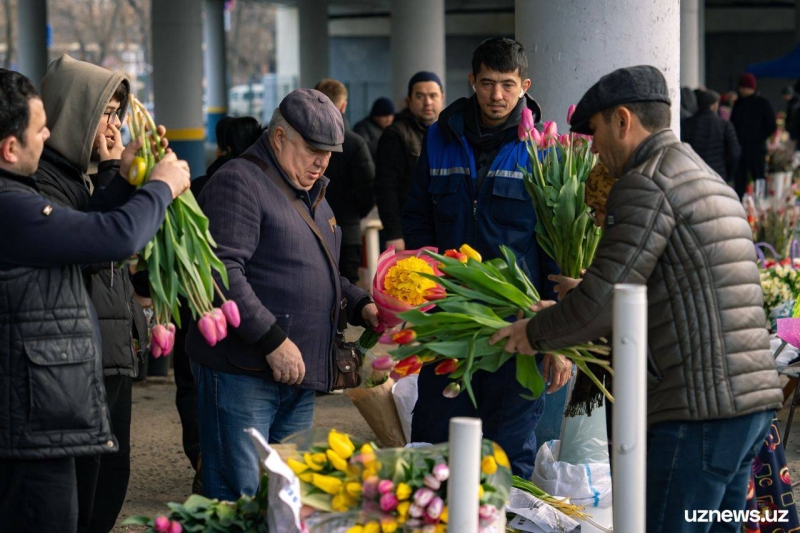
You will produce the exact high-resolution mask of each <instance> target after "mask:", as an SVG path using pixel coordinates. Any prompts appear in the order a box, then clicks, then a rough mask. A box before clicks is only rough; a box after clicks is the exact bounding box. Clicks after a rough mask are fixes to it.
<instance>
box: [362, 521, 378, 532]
mask: <svg viewBox="0 0 800 533" xmlns="http://www.w3.org/2000/svg"><path fill="white" fill-rule="evenodd" d="M364 533H381V525H380V524H379V523H378V522H368V523H367V525H365V526H364Z"/></svg>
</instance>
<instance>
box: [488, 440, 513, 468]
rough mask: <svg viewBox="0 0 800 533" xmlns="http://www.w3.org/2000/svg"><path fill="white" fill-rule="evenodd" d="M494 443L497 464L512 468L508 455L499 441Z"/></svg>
mask: <svg viewBox="0 0 800 533" xmlns="http://www.w3.org/2000/svg"><path fill="white" fill-rule="evenodd" d="M492 445H493V446H494V458H495V460H496V461H497V464H498V465H500V466H502V467H505V468H511V463H510V462H509V460H508V455H506V452H505V451H504V450H503V448H501V447H500V446H499V445H498V444H497V443H492Z"/></svg>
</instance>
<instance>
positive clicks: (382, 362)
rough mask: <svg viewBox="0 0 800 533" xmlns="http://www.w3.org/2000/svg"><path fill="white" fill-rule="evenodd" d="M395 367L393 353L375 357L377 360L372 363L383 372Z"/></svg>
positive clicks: (374, 368)
mask: <svg viewBox="0 0 800 533" xmlns="http://www.w3.org/2000/svg"><path fill="white" fill-rule="evenodd" d="M393 368H394V359H392V356H391V355H382V356H380V357H378V358H377V359H375V361H374V362H373V363H372V369H373V370H379V371H381V372H388V371H389V370H391V369H393Z"/></svg>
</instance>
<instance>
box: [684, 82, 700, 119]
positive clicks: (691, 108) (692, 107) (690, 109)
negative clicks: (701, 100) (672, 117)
mask: <svg viewBox="0 0 800 533" xmlns="http://www.w3.org/2000/svg"><path fill="white" fill-rule="evenodd" d="M695 113H697V98H696V96H695V91H694V90H692V88H691V87H685V86H684V87H681V120H683V119H686V118H689V117H691V116H692V115H694V114H695Z"/></svg>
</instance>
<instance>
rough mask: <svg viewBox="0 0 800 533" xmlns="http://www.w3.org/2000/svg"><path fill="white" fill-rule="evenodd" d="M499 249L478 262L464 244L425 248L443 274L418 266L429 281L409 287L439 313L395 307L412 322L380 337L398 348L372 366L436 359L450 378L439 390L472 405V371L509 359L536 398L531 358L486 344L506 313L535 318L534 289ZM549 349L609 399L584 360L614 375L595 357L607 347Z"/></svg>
mask: <svg viewBox="0 0 800 533" xmlns="http://www.w3.org/2000/svg"><path fill="white" fill-rule="evenodd" d="M500 250H501V253H502V256H503V258H496V259H492V260H489V261H485V262H482V260H481V256H480V254H478V253H477V252H476V251H475V250H473V249H472V248H471V247H469V246H467V245H464V246H462V247H461V248H460V250H448V251H446V252H445V253H444V255H439V254H436V253H434V252H431V251H427V252H426V253H427V255H428V256H430V257H431V258H432V259H434V260H435V261H436V262H437V263H438V265H437V269H438V270H440V271H441V272H442V273H443V275H441V276H439V275H437V274H434V273H431V272H418V273H417V274H415V275H416V276H420V277H423V278H425V279H427V280H429V281H430V282H431V283H432V285H431V286H429V287H426V288H425V289H424V290H423V289H420V288H417V289H416V290H423V291H424V292H423V293H422V294H423V295H424V298H425V306H424V307H428V305H430V304H431V303H435V305H436V306H437V307H438V310H439V312H436V313H426V312H425V311H424V310H423V309H422V308H420V309H411V310H409V311H405V312H402V313H399V314H398V315H397V316H398V318H399V319H401V320H404V321H407V322H408V323H410V324H411V326H410V327H409V328H408V329H405V330H402V331H399V332H397V333H395V334H394V335H392V336H391V338H390V339H385V340H386V341H388V342H395V343H397V344H400V345H401V346H400V347H399V348H397V349H395V350H393V351H392V352H391V356H385V358H383V360H381V359H379V360H378V361H376V363H375V364H376V365H377V366H379V367H384V366H386V367H392V366H393V372H394V374H395V375H397V376H400V377H402V376H404V375H408V374H411V373H414V372H419V370H420V368H422V366H423V365H425V364H430V365H435V372H436V374H439V375H448V376H449V377H450V378H451V379H452V380H453V383H450V384H449V385H448V386H447V387H446V388H445V389H444V391H443V394H444V395H445V396H446V397H450V398H452V397H455V396H457V395H458V394H460V393H461V390H462V388H463V389H465V390H466V391H467V394H469V396H470V398H471V399H472V402H473V404H477V402H476V399H475V395H474V393H473V391H472V387H471V378H472V375H473V374H474V373H475V372H476V371H478V370H483V371H487V372H496V371H497V370H498V369H499V368H500V367H501V366H502V365H504V364H505V363H506V362H508V361H510V360H511V359H512V358H516V376H517V381H519V383H520V384H521V385H522V386H523V387H525V388H526V389H527V390H528V391H530V393H531V396H532V397H533V398H536V397H539V396H540V395H541V394H542V392H543V391H544V379H543V378H542V375H541V373H540V372H539V369H538V366H537V363H536V359H535V358H534V357H529V356H526V355H521V354H513V353H508V352H506V351H505V350H504V346H503V345H502V344H501V343H498V344H497V345H492V344H489V339H490V338H491V337H492V335H493V334H494V333H495V332H496V331H497V330H499V329H501V328H504V327H506V326H509V325H510V324H511V322H510V321H509V320H507V318H510V317H513V316H514V315H516V314H517V313H519V312H521V313H522V314H523V315H524V316H525V317H532V316H534V315H535V312H533V311H532V310H531V308H532V307H533V306H534V305H535V304H536V303H538V302H539V301H540V298H539V294H538V292H537V291H536V288H535V287H534V286H533V284H532V283H531V281H530V280H529V279H528V277H527V276H526V275H525V273H524V272H523V271H522V270H521V269H520V268H519V266H518V265H517V259H516V257H515V256H514V253H513V252H512V251H511V250H510V249H509V248H507V247H505V246H501V247H500ZM552 353H554V354H559V355H563V356H565V357H567V358H569V359H571V360H572V361H573V362H574V363H575V364H576V365H577V367H578V368H579V369H580V370H581V371H583V372H585V373H586V374H587V375H588V376H589V378H590V379H592V381H593V382H594V383H595V384H596V385H597V386H598V388H599V389H600V390H601V391H602V392H603V393H604V394H605V395H606V397H608V398H609V399H610V400H611V401H613V398H612V397H611V394H610V393H609V392H608V390H606V388H605V387H604V386H603V384H602V383H601V382H600V380H598V379H597V377H596V376H595V375H594V373H593V372H592V371H591V370H590V368H589V366H588V365H589V363H592V364H596V365H600V366H602V367H603V368H604V369H605V370H606V371H607V372H609V373H610V374H613V372H612V370H611V366H610V362H609V361H608V360H607V359H601V358H598V357H597V356H604V355H608V353H609V348H608V347H607V346H604V345H596V344H592V343H588V344H583V345H579V346H573V347H571V348H566V349H563V350H558V351H554V352H552Z"/></svg>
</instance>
